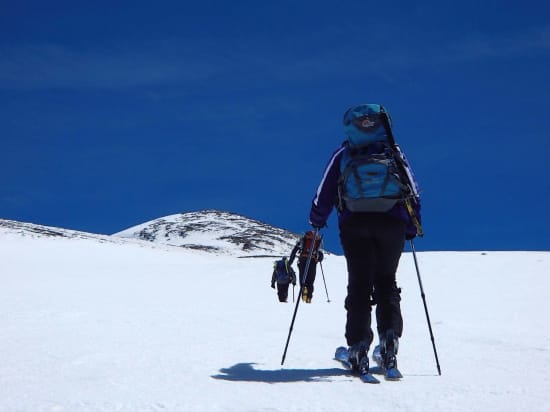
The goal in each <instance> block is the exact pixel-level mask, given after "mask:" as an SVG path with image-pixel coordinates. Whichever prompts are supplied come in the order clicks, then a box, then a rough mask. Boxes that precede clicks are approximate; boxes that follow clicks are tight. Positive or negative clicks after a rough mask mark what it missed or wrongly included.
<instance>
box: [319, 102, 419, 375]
mask: <svg viewBox="0 0 550 412" xmlns="http://www.w3.org/2000/svg"><path fill="white" fill-rule="evenodd" d="M368 106H373V105H359V106H355V107H352V108H350V109H348V110H347V111H346V112H345V114H344V119H343V120H344V126H345V132H346V135H347V137H348V139H347V140H346V141H345V142H344V143H343V144H342V145H341V146H340V147H339V148H338V149H337V150H336V151H335V152H334V153H333V154H332V156H331V157H330V160H329V162H328V164H327V166H326V168H325V171H324V173H323V177H322V179H321V182H320V184H319V186H318V189H317V191H316V193H315V196H314V198H313V201H312V204H311V210H310V224H311V225H312V226H313V227H314V228H316V229H321V228H324V227H325V226H326V222H327V219H328V217H329V215H330V214H331V213H332V210H333V208H334V207H335V206H337V204H336V203H337V201H336V200H335V199H338V198H339V179H340V178H341V175H342V171H341V164H340V163H341V161H342V157H343V155H344V154H345V152H346V150H350V147H349V146H350V138H352V137H354V136H355V137H357V136H358V135H359V134H360V133H362V132H366V130H365V129H363V127H365V125H370V124H371V123H372V122H371V121H370V120H369V117H368V114H369V109H368ZM376 106H378V105H376ZM379 107H381V106H379ZM373 117H374V116H373ZM390 127H391V126H390ZM382 146H383V145H380V144H372V145H369V146H367V150H369V151H370V152H376V151H380V150H382ZM403 160H404V164H405V167H407V168H408V172H409V173H410V176H411V178H412V179H413V181H414V185H415V190H416V189H417V183H416V181H415V180H414V175H413V173H412V170H411V169H410V166H409V164H408V162H407V161H406V159H405V158H404V155H403ZM338 203H340V205H339V207H338V227H339V235H340V242H341V245H342V248H343V251H344V256H345V259H346V264H347V272H348V286H347V296H346V299H345V309H346V326H345V337H346V341H347V344H348V347H349V351H348V353H349V361H350V363H351V365H352V368H353V369H355V370H359V369H360V367H361V368H365V367H366V370H367V371H368V367H369V365H368V352H369V349H370V345H371V343H372V341H373V332H372V329H371V306H372V304H373V303H376V321H377V332H378V335H379V341H380V345H379V346H378V347H377V348H376V349H375V352H376V355H377V357H378V358H377V359H375V360H379V361H381V363H382V365H381V366H383V367H384V368H386V369H389V368H393V367H395V368H397V359H396V356H395V355H397V349H398V339H399V338H400V337H401V335H402V332H403V318H402V314H401V308H400V301H401V297H400V293H401V290H400V289H399V288H398V287H397V283H396V271H397V267H398V264H399V259H400V257H401V253H402V251H403V248H404V244H405V240H406V239H412V238H413V237H415V236H416V233H417V227H416V226H415V225H414V221H413V220H412V219H411V217H410V216H409V213H408V211H407V208H406V207H405V205H404V204H403V202H402V201H398V202H397V203H396V204H395V205H394V206H393V207H391V209H389V210H387V211H384V212H381V211H376V212H370V211H366V212H364V211H353V212H352V211H350V210H349V209H348V208H347V207H346V205H345V203H344V204H341V202H338ZM416 203H417V204H416V205H415V214H416V218H417V219H419V220H420V203H419V201H418V202H416ZM361 370H363V369H361Z"/></svg>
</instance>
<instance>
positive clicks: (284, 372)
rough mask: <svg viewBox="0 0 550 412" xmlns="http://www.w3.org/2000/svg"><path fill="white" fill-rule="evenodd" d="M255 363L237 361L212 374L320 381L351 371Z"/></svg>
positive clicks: (231, 377) (276, 380) (243, 379)
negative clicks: (266, 367) (261, 366)
mask: <svg viewBox="0 0 550 412" xmlns="http://www.w3.org/2000/svg"><path fill="white" fill-rule="evenodd" d="M254 365H256V364H255V363H237V364H236V365H233V366H231V367H230V368H223V369H220V372H221V373H220V374H218V375H212V378H214V379H221V380H225V381H234V382H264V383H285V382H319V381H330V379H329V378H330V377H334V376H346V375H349V372H347V371H345V370H344V369H339V368H330V369H277V370H262V369H254Z"/></svg>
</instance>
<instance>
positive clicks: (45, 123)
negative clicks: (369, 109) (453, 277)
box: [0, 0, 550, 252]
mask: <svg viewBox="0 0 550 412" xmlns="http://www.w3.org/2000/svg"><path fill="white" fill-rule="evenodd" d="M81 3H82V4H81ZM84 3H86V4H84ZM412 3H413V2H404V1H403V2H391V1H390V2H379V1H377V2H370V1H364V0H362V1H347V2H336V1H314V2H313V1H296V0H294V1H287V0H278V1H268V2H257V1H231V2H230V1H202V2H187V1H173V2H162V1H159V2H144V1H132V2H124V1H119V2H103V1H97V2H75V1H71V2H68V1H66V2H65V1H62V2H55V1H54V2H38V1H25V0H20V1H2V2H1V11H0V141H1V144H2V149H3V150H2V154H3V156H2V161H1V162H0V176H1V186H0V217H1V218H7V219H15V220H22V221H31V222H35V223H41V224H47V225H53V226H61V227H65V228H72V229H79V230H85V231H90V232H95V233H108V234H110V233H114V232H117V231H120V230H122V229H125V228H127V227H129V226H132V225H135V224H139V223H142V222H145V221H147V220H151V219H154V218H157V217H161V216H165V215H168V214H173V213H178V212H185V211H194V210H200V209H207V208H215V209H221V210H227V211H232V212H236V213H240V214H244V215H246V216H249V217H251V218H255V219H259V220H262V221H265V222H268V223H271V224H274V225H276V226H280V227H284V228H287V229H290V230H293V231H296V232H301V231H304V230H307V229H308V220H307V219H308V213H309V206H310V202H311V199H312V197H313V194H314V192H315V190H316V188H317V184H318V182H319V179H320V177H321V173H322V171H323V168H324V166H325V163H326V162H327V160H328V158H329V156H330V154H331V153H332V151H333V149H335V148H336V146H338V145H339V144H340V142H341V141H342V140H343V131H342V125H341V118H342V114H343V112H344V111H345V109H347V107H348V106H350V105H352V104H356V103H382V104H384V105H386V106H387V108H388V109H389V110H390V112H391V114H392V116H393V119H394V125H395V134H396V137H397V139H398V141H399V142H400V143H401V146H402V147H403V148H404V150H405V152H406V153H407V155H408V157H409V159H410V160H411V162H412V164H413V167H414V169H415V172H416V175H417V177H418V180H419V182H420V185H421V188H422V190H423V193H422V194H423V204H424V208H423V212H424V213H423V217H424V226H425V231H426V236H425V237H424V239H421V240H418V241H417V244H416V246H417V248H418V249H419V250H420V249H421V250H495V249H501V250H518V249H537V250H549V249H550V218H549V217H548V216H549V213H548V212H547V209H548V201H549V195H550V184H549V178H548V172H549V171H550V166H549V162H548V160H547V157H548V154H547V153H546V152H547V150H548V149H549V148H550V126H549V125H550V116H549V115H548V110H549V108H550V99H549V97H550V84H549V81H548V78H549V74H550V23H549V22H550V6H549V5H548V3H547V2H543V1H532V2H527V3H519V2H517V1H500V0H499V1H497V0H494V1H482V2H479V1H442V0H437V1H435V0H433V1H428V2H414V3H418V4H412ZM329 225H330V227H329V228H328V230H326V231H325V233H326V235H325V239H326V245H327V246H328V248H329V249H332V250H334V251H337V252H338V251H339V250H340V248H339V244H338V235H337V228H336V219H335V216H334V214H333V216H332V218H331V220H330V222H329Z"/></svg>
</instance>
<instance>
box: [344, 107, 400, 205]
mask: <svg viewBox="0 0 550 412" xmlns="http://www.w3.org/2000/svg"><path fill="white" fill-rule="evenodd" d="M385 113H386V111H385V109H384V107H383V106H381V105H378V104H364V105H360V106H356V107H354V108H351V109H349V110H348V111H347V112H346V113H345V114H344V127H345V132H346V135H347V137H348V139H347V142H346V149H345V150H344V152H343V153H342V158H341V162H340V179H339V181H338V201H339V203H338V208H339V209H340V210H343V208H346V209H348V210H349V211H351V212H387V211H389V210H390V209H391V208H393V207H394V206H395V205H396V204H397V203H398V202H399V201H402V200H404V199H406V198H407V196H409V193H408V192H409V191H408V188H407V186H406V185H405V184H404V183H403V182H402V179H401V177H400V176H399V171H398V170H399V169H398V167H397V164H396V160H395V155H394V152H393V149H392V148H391V146H390V142H389V140H388V135H387V131H386V126H385V124H384V122H383V120H382V115H383V114H384V115H385ZM388 124H389V125H390V127H391V123H390V121H389V116H388Z"/></svg>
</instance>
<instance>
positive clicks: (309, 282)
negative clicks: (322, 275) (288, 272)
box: [298, 257, 317, 297]
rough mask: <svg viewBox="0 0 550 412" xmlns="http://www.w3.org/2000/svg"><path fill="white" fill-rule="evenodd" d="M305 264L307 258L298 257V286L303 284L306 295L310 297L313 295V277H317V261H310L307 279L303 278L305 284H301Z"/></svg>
mask: <svg viewBox="0 0 550 412" xmlns="http://www.w3.org/2000/svg"><path fill="white" fill-rule="evenodd" d="M306 263H307V257H300V258H299V259H298V272H299V274H300V286H302V284H304V285H305V286H307V290H308V294H309V296H310V297H311V296H312V294H313V283H314V282H315V276H316V275H317V261H316V260H315V259H313V258H312V259H311V262H310V263H309V269H308V273H307V277H305V280H306V281H305V283H303V279H304V274H305V271H306Z"/></svg>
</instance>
